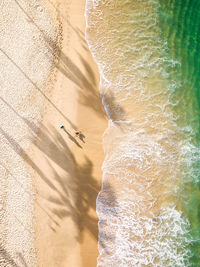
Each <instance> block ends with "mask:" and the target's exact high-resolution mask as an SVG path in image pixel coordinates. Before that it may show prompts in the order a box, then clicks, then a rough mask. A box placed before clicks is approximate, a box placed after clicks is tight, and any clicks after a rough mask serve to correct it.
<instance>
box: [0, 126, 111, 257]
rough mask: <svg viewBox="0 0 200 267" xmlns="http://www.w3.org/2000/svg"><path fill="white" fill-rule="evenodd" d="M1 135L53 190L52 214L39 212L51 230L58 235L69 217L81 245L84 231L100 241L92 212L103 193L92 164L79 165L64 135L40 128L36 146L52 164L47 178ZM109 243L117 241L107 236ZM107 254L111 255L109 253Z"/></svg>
mask: <svg viewBox="0 0 200 267" xmlns="http://www.w3.org/2000/svg"><path fill="white" fill-rule="evenodd" d="M0 132H1V134H2V135H3V136H4V137H5V138H6V139H7V140H8V142H9V144H10V146H11V147H12V149H13V150H14V151H15V152H16V153H17V154H19V155H20V156H21V157H22V159H23V160H24V161H25V162H27V163H28V164H29V165H30V166H31V167H32V168H33V169H34V170H35V171H36V173H37V174H38V176H39V177H40V178H41V179H42V180H43V181H44V182H45V183H46V184H47V185H48V186H49V188H51V190H52V192H53V194H52V196H50V197H49V198H48V202H49V203H52V205H51V208H48V209H49V210H47V207H41V206H40V208H42V209H43V210H44V211H45V212H46V214H47V215H48V216H49V218H50V219H51V220H52V222H53V225H54V226H53V227H52V226H50V227H51V228H52V230H53V231H55V232H56V231H57V229H58V227H60V224H61V222H62V220H63V219H64V218H66V217H70V218H71V219H72V220H73V222H74V223H75V224H76V225H77V228H78V230H79V232H78V235H77V236H76V238H77V240H78V241H79V242H80V243H81V242H82V240H83V231H84V230H87V231H89V232H90V233H91V235H92V236H93V238H95V239H97V238H98V220H97V218H96V217H94V216H93V215H91V210H93V211H95V210H96V197H97V194H98V192H99V191H100V183H99V182H97V179H95V177H93V164H92V162H91V161H90V160H89V159H88V158H87V157H85V162H84V163H83V164H81V165H80V164H78V163H77V162H76V159H75V157H74V155H73V153H72V152H71V151H70V149H69V147H68V145H67V143H66V141H65V139H64V138H63V137H62V135H61V134H60V133H59V132H58V131H57V130H56V129H55V128H53V127H52V128H51V129H47V128H45V127H41V129H40V132H39V135H38V138H37V141H36V146H37V147H38V149H39V150H41V151H42V152H43V153H44V155H45V158H46V160H47V163H48V164H49V168H50V170H51V173H52V175H51V177H48V176H46V174H45V173H44V172H43V170H42V169H41V168H40V166H38V165H37V164H35V163H34V161H33V160H32V159H31V158H30V156H29V155H28V154H27V153H26V151H25V150H24V149H23V148H22V147H21V146H20V145H19V144H18V143H17V142H16V141H15V140H14V139H13V138H12V137H11V136H9V135H8V134H7V133H5V132H4V131H3V130H2V129H1V128H0ZM51 161H53V162H54V163H56V165H58V166H59V167H60V168H62V169H63V171H64V174H63V175H58V173H57V172H56V170H55V168H54V167H53V165H52V164H51ZM112 195H113V196H112V197H113V201H115V195H114V192H113V194H112ZM36 204H39V203H36ZM46 210H47V211H46ZM105 236H106V235H105ZM108 239H112V240H113V239H114V237H113V236H106V240H108ZM101 246H102V247H106V244H104V243H103V241H102V242H101ZM107 253H109V252H108V251H107Z"/></svg>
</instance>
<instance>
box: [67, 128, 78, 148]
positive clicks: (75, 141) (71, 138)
mask: <svg viewBox="0 0 200 267" xmlns="http://www.w3.org/2000/svg"><path fill="white" fill-rule="evenodd" d="M62 129H63V130H64V131H65V133H66V134H67V135H68V137H69V139H70V140H71V141H72V142H74V143H75V144H76V145H77V146H78V147H80V148H82V146H81V145H80V144H79V142H78V141H77V140H76V138H74V137H73V136H72V135H71V134H70V133H69V132H68V131H67V130H66V129H65V128H62Z"/></svg>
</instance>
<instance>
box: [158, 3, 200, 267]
mask: <svg viewBox="0 0 200 267" xmlns="http://www.w3.org/2000/svg"><path fill="white" fill-rule="evenodd" d="M158 12H159V16H160V28H161V36H162V38H163V39H164V40H165V41H166V42H167V47H168V51H167V53H168V55H169V57H170V58H171V59H173V60H174V61H177V62H179V63H180V64H178V66H177V65H176V66H174V68H171V69H170V70H169V72H170V77H169V78H170V80H171V81H172V80H174V81H176V82H177V81H179V83H178V84H179V85H178V86H177V87H176V88H175V89H174V93H173V94H172V96H173V98H174V101H177V102H178V104H177V105H176V106H175V112H176V113H177V115H178V116H179V119H178V125H179V126H180V127H183V128H185V129H186V128H187V129H188V131H185V132H184V133H183V138H184V139H186V140H189V142H190V144H191V148H192V149H191V151H190V153H191V155H190V159H191V161H190V162H188V170H187V171H186V173H185V177H184V178H185V183H184V191H183V206H182V209H183V211H184V215H185V216H186V217H187V218H188V219H189V222H190V234H191V242H190V248H191V252H192V258H191V260H190V263H191V264H192V266H200V153H199V150H200V83H199V81H200V80H199V74H200V1H199V0H185V1H177V0H171V1H165V0H161V1H160V6H159V9H158ZM188 176H190V178H189V181H188Z"/></svg>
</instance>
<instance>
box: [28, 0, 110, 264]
mask: <svg viewBox="0 0 200 267" xmlns="http://www.w3.org/2000/svg"><path fill="white" fill-rule="evenodd" d="M51 4H52V6H54V8H56V12H58V13H59V14H60V20H61V22H62V34H63V42H62V49H61V51H60V58H59V63H58V65H56V68H57V77H56V82H55V85H54V88H53V90H52V94H51V97H50V101H51V103H53V104H50V103H47V108H46V111H45V114H44V115H43V119H42V121H41V124H40V129H39V133H38V136H37V138H36V140H35V142H34V144H33V145H32V147H31V148H30V157H31V159H32V160H33V162H34V163H35V166H37V167H38V170H37V171H34V174H32V177H33V183H34V188H35V195H36V199H35V212H34V217H35V219H34V226H35V235H36V238H35V248H36V258H37V264H38V266H63V267H64V266H96V260H97V256H98V249H97V243H98V225H97V223H98V219H97V215H96V196H97V194H98V192H99V191H100V188H101V177H102V173H101V165H102V162H103V159H104V154H103V146H102V135H103V132H104V130H105V128H106V126H107V120H106V116H105V112H104V110H103V105H102V104H101V98H100V95H99V91H98V90H99V89H98V83H99V74H98V71H97V66H96V64H95V63H94V61H93V59H92V55H91V54H90V51H89V49H88V47H87V43H86V41H85V38H84V31H85V17H84V12H85V1H78V0H76V1H73V3H70V2H68V3H67V4H63V3H61V1H56V0H55V1H51ZM62 124H63V125H64V126H65V131H63V129H60V125H62ZM75 131H81V132H82V133H83V134H84V136H85V138H84V140H83V141H84V142H83V141H81V140H80V139H79V138H77V137H76V136H75ZM47 247H48V250H47V249H46V248H47Z"/></svg>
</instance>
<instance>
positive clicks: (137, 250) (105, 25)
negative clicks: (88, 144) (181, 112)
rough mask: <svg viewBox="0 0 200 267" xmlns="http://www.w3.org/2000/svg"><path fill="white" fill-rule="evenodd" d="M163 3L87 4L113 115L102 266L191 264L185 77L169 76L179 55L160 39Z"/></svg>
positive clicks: (101, 202) (100, 204)
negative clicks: (185, 200)
mask: <svg viewBox="0 0 200 267" xmlns="http://www.w3.org/2000/svg"><path fill="white" fill-rule="evenodd" d="M158 8H159V2H158V1H157V0H155V1H153V0H152V1H139V0H137V1H130V0H127V1H118V2H116V1H110V0H107V1H97V0H96V1H91V0H88V1H87V4H86V21H87V29H86V38H87V41H88V45H89V48H90V50H91V52H92V54H93V56H94V59H95V61H96V62H97V64H98V68H99V72H100V92H101V95H102V99H103V104H104V107H105V110H106V112H107V115H108V118H109V124H108V128H107V130H106V131H105V133H104V137H103V139H104V150H105V160H104V163H103V166H102V169H103V182H102V188H101V191H100V193H99V194H98V197H97V214H98V217H99V240H98V242H99V257H98V266H190V261H189V259H190V257H191V251H190V249H189V242H190V241H189V240H190V237H189V227H190V224H189V221H188V219H187V218H186V217H185V216H184V214H183V212H182V211H181V208H180V207H181V204H180V203H181V201H182V193H183V186H182V184H184V175H183V169H185V165H186V163H187V162H188V159H189V157H191V153H190V151H191V150H190V149H189V147H190V143H189V142H188V140H187V141H184V139H183V131H182V128H181V127H180V125H179V124H178V119H179V116H178V114H177V112H174V106H178V104H179V102H178V100H177V99H176V101H177V102H175V101H173V93H174V91H175V90H176V88H178V87H179V86H180V80H177V81H176V80H174V79H170V78H171V69H173V68H174V67H175V66H180V62H179V61H178V60H172V59H171V58H170V56H169V54H168V44H167V42H166V41H165V40H162V38H161V31H160V28H159V18H158ZM192 151H194V149H192ZM189 154H190V156H189V157H188V155H189ZM197 158H198V156H197ZM185 170H186V169H185ZM186 172H187V170H186ZM187 174H189V173H188V172H187ZM190 179H191V178H190Z"/></svg>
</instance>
